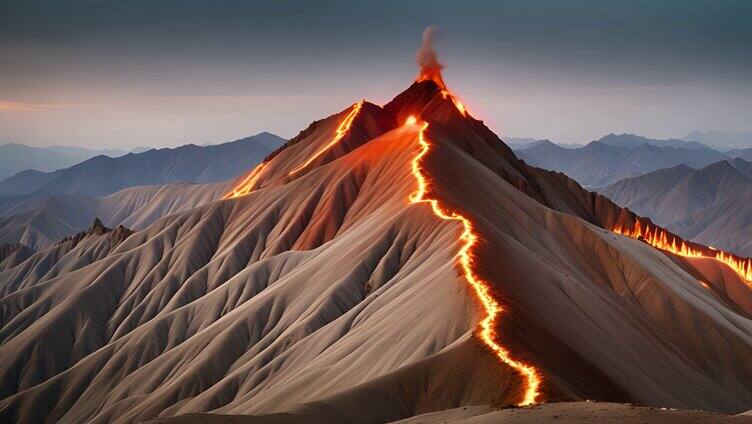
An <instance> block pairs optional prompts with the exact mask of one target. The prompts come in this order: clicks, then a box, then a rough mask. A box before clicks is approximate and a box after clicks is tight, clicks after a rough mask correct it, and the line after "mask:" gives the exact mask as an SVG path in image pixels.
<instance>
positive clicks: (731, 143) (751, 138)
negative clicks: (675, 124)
mask: <svg viewBox="0 0 752 424" xmlns="http://www.w3.org/2000/svg"><path fill="white" fill-rule="evenodd" d="M682 140H686V141H697V142H700V143H702V144H705V145H708V146H711V147H713V148H716V149H719V150H722V151H725V150H730V149H743V148H749V147H752V132H750V131H718V130H712V131H705V132H700V131H694V132H692V133H690V134H687V135H686V136H684V137H682Z"/></svg>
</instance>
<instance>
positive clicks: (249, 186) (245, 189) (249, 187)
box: [224, 100, 365, 199]
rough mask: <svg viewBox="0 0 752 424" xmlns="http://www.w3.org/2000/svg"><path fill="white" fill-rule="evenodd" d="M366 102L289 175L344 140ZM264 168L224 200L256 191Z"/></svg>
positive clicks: (346, 118)
mask: <svg viewBox="0 0 752 424" xmlns="http://www.w3.org/2000/svg"><path fill="white" fill-rule="evenodd" d="M364 102H365V100H361V101H359V102H358V103H355V104H353V105H352V106H351V108H352V109H351V110H350V112H349V113H348V114H347V116H346V117H345V119H344V120H342V122H340V124H339V126H338V127H337V131H336V132H335V133H334V138H332V141H330V142H329V143H327V145H326V146H324V147H322V148H321V149H320V150H319V151H317V152H316V153H315V154H314V155H313V156H311V157H310V158H308V160H306V161H305V162H303V163H302V164H301V165H299V166H298V167H296V168H295V169H293V170H292V171H290V173H289V174H288V175H294V174H296V173H298V172H300V171H301V170H302V169H304V168H305V167H306V166H308V165H310V164H311V162H313V161H314V160H316V158H318V157H319V156H321V155H322V154H324V152H326V151H327V150H329V149H330V148H331V147H332V146H334V145H335V144H337V143H338V142H339V141H340V140H342V137H344V136H345V134H347V131H348V130H350V127H351V126H352V123H353V121H354V120H355V117H356V116H357V115H358V112H360V108H362V107H363V103H364ZM264 168H266V163H261V164H259V165H258V166H256V167H255V168H254V169H253V171H251V173H250V174H248V176H247V177H245V179H243V181H242V182H241V183H240V184H238V186H237V187H235V188H234V189H233V190H232V191H231V192H229V193H227V194H226V195H225V197H224V199H231V198H233V197H239V196H245V195H246V194H248V193H250V192H252V191H253V190H255V189H256V181H258V179H259V177H261V174H262V173H263V172H264Z"/></svg>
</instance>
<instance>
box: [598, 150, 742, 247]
mask: <svg viewBox="0 0 752 424" xmlns="http://www.w3.org/2000/svg"><path fill="white" fill-rule="evenodd" d="M599 192H601V193H602V194H604V195H605V196H607V197H608V198H610V199H612V200H613V201H615V202H616V203H618V204H620V205H622V206H625V207H627V208H629V209H630V210H632V211H634V212H636V213H637V214H639V215H643V216H648V217H650V218H651V219H652V220H653V221H654V222H655V223H657V224H659V225H662V226H665V227H667V228H669V229H670V230H672V231H674V232H676V233H677V234H679V235H681V236H682V237H685V238H688V239H692V240H695V241H698V242H701V243H705V244H709V245H712V246H715V247H718V248H722V249H724V250H729V251H732V252H736V253H739V254H741V255H744V256H752V239H750V238H749V237H746V235H748V234H749V231H750V230H749V227H750V224H752V203H748V200H749V199H750V196H752V163H750V162H747V161H744V160H742V159H738V158H737V159H732V160H728V161H721V162H717V163H714V164H711V165H708V166H707V167H705V168H702V169H692V168H689V167H687V166H684V165H679V166H677V167H674V168H669V169H662V170H659V171H654V172H651V173H648V174H645V175H642V176H639V177H635V178H628V179H625V180H621V181H618V182H616V183H614V184H612V185H610V186H608V187H605V188H603V189H600V190H599Z"/></svg>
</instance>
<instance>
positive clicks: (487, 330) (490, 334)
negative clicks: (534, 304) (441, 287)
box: [406, 116, 541, 406]
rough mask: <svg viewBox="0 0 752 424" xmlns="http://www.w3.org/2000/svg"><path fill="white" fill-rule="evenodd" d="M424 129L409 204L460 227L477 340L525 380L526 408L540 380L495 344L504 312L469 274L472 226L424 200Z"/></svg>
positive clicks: (414, 163)
mask: <svg viewBox="0 0 752 424" xmlns="http://www.w3.org/2000/svg"><path fill="white" fill-rule="evenodd" d="M416 122H417V119H416V118H415V117H414V116H410V117H409V118H407V122H406V124H407V125H414V124H415V123H416ZM426 128H428V123H427V122H424V123H423V125H422V126H421V128H420V131H419V133H418V144H419V145H420V151H419V152H418V154H417V155H416V156H415V157H414V158H413V160H412V173H413V175H414V176H415V179H416V180H417V182H418V188H417V189H416V191H415V192H414V193H412V194H411V195H410V198H409V199H410V202H411V203H428V204H429V205H431V209H432V211H433V213H434V215H436V216H438V217H439V218H441V219H444V220H450V221H457V222H459V223H461V224H462V228H463V230H462V234H461V235H460V241H461V242H462V247H461V248H460V250H459V252H458V253H457V257H458V258H459V264H460V266H461V267H462V271H463V274H464V277H465V280H467V282H468V284H470V286H472V288H473V289H474V291H475V294H476V296H477V297H478V300H479V301H480V303H481V304H482V305H483V309H484V310H485V312H486V316H485V317H484V318H483V319H482V320H481V322H480V331H479V336H480V338H481V340H483V342H484V343H485V344H486V345H487V346H488V347H489V348H490V349H491V350H492V351H493V352H494V353H496V355H497V356H498V358H499V359H500V360H501V361H502V362H503V363H505V364H506V365H508V366H510V367H512V368H513V369H514V370H516V371H517V372H518V373H519V374H520V375H522V377H524V378H525V384H526V389H525V396H524V398H523V399H522V400H521V401H520V402H519V403H518V405H519V406H525V405H530V404H533V403H535V402H536V399H537V398H538V396H539V395H540V392H539V387H540V384H541V378H540V376H539V374H538V370H537V369H536V368H534V367H533V366H531V365H527V364H525V363H522V362H520V361H517V360H515V359H513V358H512V357H511V355H510V353H509V351H508V350H507V349H505V348H504V347H502V346H501V345H500V344H499V343H498V342H497V341H496V330H495V327H496V321H497V318H498V317H499V315H500V314H501V313H502V312H504V309H503V308H502V307H501V305H499V303H498V302H496V300H494V298H493V297H492V296H491V293H490V287H489V285H488V283H486V282H485V281H483V280H481V279H480V278H479V277H478V276H477V275H476V274H475V271H474V270H473V254H472V249H473V246H474V245H475V243H476V242H477V240H478V236H477V235H476V234H475V233H474V232H473V224H472V222H471V221H470V220H469V219H467V218H465V217H464V216H462V215H460V214H458V213H456V212H451V213H448V212H446V211H445V210H444V209H442V207H441V206H440V205H439V201H438V200H437V199H432V198H429V197H426V192H427V190H428V184H429V182H430V181H429V180H428V177H427V176H426V175H425V174H424V173H423V170H422V169H421V167H420V163H421V160H422V159H423V157H424V156H425V155H426V154H428V150H429V148H430V144H429V143H428V141H427V140H426V138H425V130H426Z"/></svg>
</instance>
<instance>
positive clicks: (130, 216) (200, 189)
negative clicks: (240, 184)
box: [0, 181, 231, 249]
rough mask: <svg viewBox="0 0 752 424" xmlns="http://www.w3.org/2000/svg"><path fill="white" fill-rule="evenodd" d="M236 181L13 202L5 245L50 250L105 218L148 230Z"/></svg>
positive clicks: (1, 228) (1, 230) (0, 233)
mask: <svg viewBox="0 0 752 424" xmlns="http://www.w3.org/2000/svg"><path fill="white" fill-rule="evenodd" d="M230 187H231V181H223V182H219V183H210V184H189V183H172V184H166V185H153V186H142V187H131V188H127V189H124V190H121V191H118V192H117V193H114V194H111V195H109V196H92V195H88V194H77V193H74V194H58V195H50V196H42V197H36V196H32V195H26V196H15V198H14V199H8V202H7V203H8V204H6V205H5V206H4V211H3V214H4V215H5V216H3V217H0V242H5V243H22V244H24V245H25V246H28V247H31V248H33V249H40V248H43V247H47V246H49V245H51V244H53V243H55V242H57V241H58V240H60V239H61V238H63V237H65V236H69V235H72V234H75V233H77V232H79V231H82V230H84V229H85V228H87V227H88V225H89V224H90V223H91V222H92V221H93V220H94V218H100V219H101V220H102V222H104V224H105V225H107V226H110V227H115V226H118V225H124V226H126V227H128V228H133V229H142V228H145V227H146V226H147V225H149V224H151V223H152V222H154V221H156V220H157V219H159V218H161V217H163V216H165V215H169V214H171V213H175V212H179V211H183V210H187V209H191V208H193V207H196V206H198V205H201V204H204V203H208V202H211V201H213V200H217V199H220V198H222V196H223V195H224V194H225V193H226V192H227V191H228V190H229V189H230Z"/></svg>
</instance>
